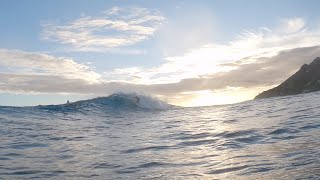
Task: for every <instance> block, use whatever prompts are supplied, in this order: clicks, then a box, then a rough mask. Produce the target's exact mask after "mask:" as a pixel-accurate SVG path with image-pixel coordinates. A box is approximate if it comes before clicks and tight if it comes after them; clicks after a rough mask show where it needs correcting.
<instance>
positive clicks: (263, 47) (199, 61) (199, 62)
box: [105, 18, 320, 84]
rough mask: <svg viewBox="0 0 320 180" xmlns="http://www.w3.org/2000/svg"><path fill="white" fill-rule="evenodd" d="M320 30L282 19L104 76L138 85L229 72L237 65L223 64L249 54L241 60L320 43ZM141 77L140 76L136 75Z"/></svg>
mask: <svg viewBox="0 0 320 180" xmlns="http://www.w3.org/2000/svg"><path fill="white" fill-rule="evenodd" d="M319 42H320V29H317V28H314V29H312V28H310V27H306V22H305V21H304V20H303V19H302V18H292V19H286V20H281V24H280V25H279V26H278V27H275V28H272V29H271V28H267V27H261V28H259V29H257V30H246V31H244V32H243V33H241V34H240V35H238V36H237V37H236V38H235V39H234V40H232V41H229V42H227V43H221V44H214V43H211V44H207V45H203V46H200V47H198V48H194V49H193V50H190V51H187V52H186V53H185V54H183V55H179V56H167V57H165V62H164V63H163V64H161V65H159V66H155V67H151V68H150V67H148V68H145V67H134V69H132V67H130V68H122V69H115V70H114V71H111V72H105V75H106V76H105V77H106V78H107V79H108V80H112V79H111V77H112V78H113V77H119V78H121V79H122V81H123V82H131V83H135V84H163V83H177V82H179V81H181V80H183V79H189V78H194V77H202V76H208V75H211V74H215V73H221V72H228V71H231V70H233V69H236V68H238V67H237V66H220V64H224V63H227V62H234V61H237V60H240V59H245V58H246V57H253V56H255V57H256V58H246V59H245V61H244V60H243V61H242V63H244V64H250V63H254V62H255V61H258V57H273V56H275V55H277V54H278V53H279V52H281V51H285V50H290V49H295V48H302V47H312V46H317V45H320V43H319ZM136 77H141V78H136Z"/></svg>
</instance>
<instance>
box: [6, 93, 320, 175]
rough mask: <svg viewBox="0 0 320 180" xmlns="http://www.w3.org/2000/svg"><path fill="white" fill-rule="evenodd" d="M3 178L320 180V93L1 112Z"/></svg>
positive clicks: (118, 100) (123, 101)
mask: <svg viewBox="0 0 320 180" xmlns="http://www.w3.org/2000/svg"><path fill="white" fill-rule="evenodd" d="M0 125H1V126H0V179H245V180H247V179H254V180H256V179H320V92H316V93H308V94H301V95H296V96H286V97H277V98H268V99H261V100H253V101H247V102H243V103H238V104H232V105H221V106H208V107H189V108H183V107H175V106H170V105H167V104H165V103H163V102H160V101H157V100H155V99H152V98H150V97H147V96H137V97H132V95H126V94H115V95H112V96H110V97H104V98H97V99H93V100H87V101H80V102H76V103H70V104H64V105H56V106H35V107H0Z"/></svg>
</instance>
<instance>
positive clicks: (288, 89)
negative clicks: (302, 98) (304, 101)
mask: <svg viewBox="0 0 320 180" xmlns="http://www.w3.org/2000/svg"><path fill="white" fill-rule="evenodd" d="M319 90H320V57H317V58H316V59H315V60H313V61H312V63H310V64H309V65H307V64H304V65H303V66H302V67H301V68H300V70H299V71H298V72H296V73H295V74H294V75H292V76H291V77H290V78H289V79H287V80H286V81H284V82H283V83H282V84H280V85H279V86H277V87H275V88H273V89H270V90H267V91H264V92H262V93H260V94H259V95H258V96H256V97H255V99H262V98H268V97H276V96H287V95H295V94H301V93H307V92H314V91H319Z"/></svg>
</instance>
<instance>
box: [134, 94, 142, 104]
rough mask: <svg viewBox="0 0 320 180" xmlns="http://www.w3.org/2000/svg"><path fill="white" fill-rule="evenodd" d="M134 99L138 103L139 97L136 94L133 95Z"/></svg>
mask: <svg viewBox="0 0 320 180" xmlns="http://www.w3.org/2000/svg"><path fill="white" fill-rule="evenodd" d="M133 98H134V99H136V102H137V104H139V102H140V98H139V97H138V96H135V97H133Z"/></svg>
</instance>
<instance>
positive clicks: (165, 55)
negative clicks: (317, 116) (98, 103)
mask: <svg viewBox="0 0 320 180" xmlns="http://www.w3.org/2000/svg"><path fill="white" fill-rule="evenodd" d="M319 6H320V2H319V1H317V0H281V1H278V0H268V1H266V0H265V1H253V0H242V1H234V0H199V1H193V0H170V1H169V0H163V1H156V0H110V1H104V0H68V1H65V0H55V1H49V0H29V1H18V0H4V1H1V6H0V74H1V75H0V105H9V106H30V105H39V104H60V103H65V102H66V101H67V100H69V101H77V100H82V99H88V98H93V97H100V96H108V95H110V94H113V93H118V92H123V93H131V92H136V93H140V94H145V95H150V96H154V97H157V98H159V99H161V100H164V101H166V102H168V103H171V104H174V105H179V106H207V105H217V104H230V103H237V102H242V101H246V100H251V99H253V98H254V97H255V96H256V95H257V94H259V93H260V92H262V91H264V90H267V89H269V88H272V87H275V86H277V85H279V84H280V83H281V82H283V81H284V80H285V79H287V78H288V77H290V75H292V74H293V73H294V72H296V71H297V70H298V69H299V68H300V66H301V65H303V64H305V63H310V62H311V61H312V60H313V59H314V58H316V57H318V56H320V46H319V45H320V11H319V10H318V7H319Z"/></svg>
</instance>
